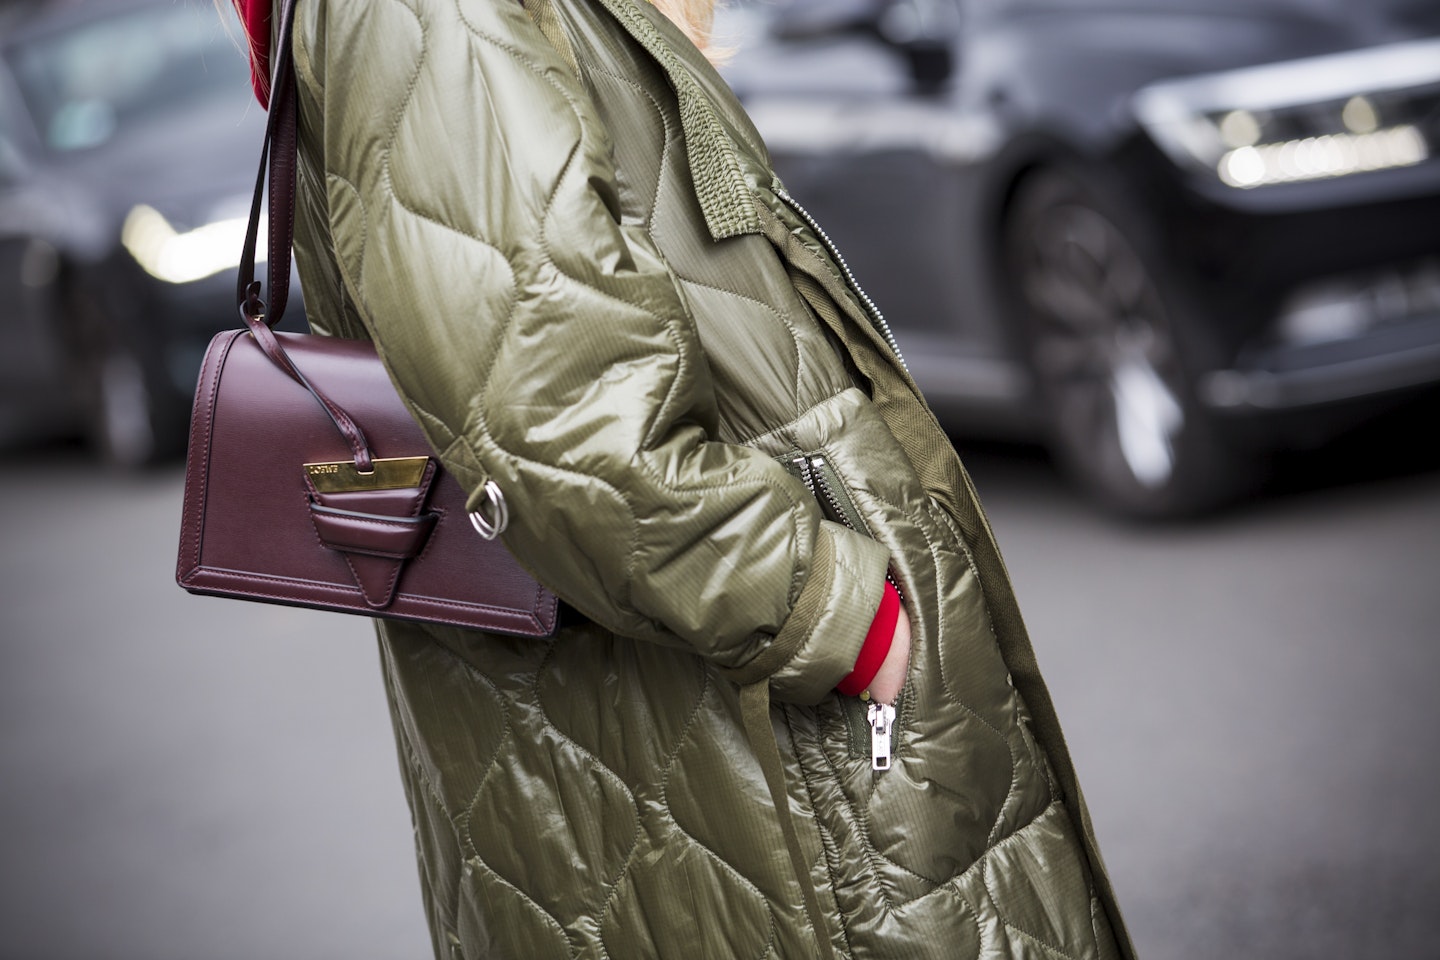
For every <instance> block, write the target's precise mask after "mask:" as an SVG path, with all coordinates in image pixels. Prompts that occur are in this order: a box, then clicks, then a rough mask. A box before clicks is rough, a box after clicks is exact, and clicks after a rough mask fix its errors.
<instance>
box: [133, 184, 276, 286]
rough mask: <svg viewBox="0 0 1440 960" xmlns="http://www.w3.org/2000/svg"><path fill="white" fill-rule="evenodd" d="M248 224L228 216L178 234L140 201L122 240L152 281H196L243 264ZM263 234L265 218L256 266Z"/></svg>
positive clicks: (261, 252)
mask: <svg viewBox="0 0 1440 960" xmlns="http://www.w3.org/2000/svg"><path fill="white" fill-rule="evenodd" d="M249 223H250V221H249V218H248V217H225V218H223V219H212V220H210V222H208V223H206V224H203V225H202V226H199V227H195V228H194V229H193V230H177V229H176V228H175V226H174V225H173V224H171V223H170V221H169V220H167V219H165V215H164V214H162V213H161V212H160V211H159V210H156V209H155V208H154V207H151V206H149V205H147V204H143V203H142V204H137V205H136V206H134V207H132V208H131V209H130V212H129V213H128V214H127V215H126V217H125V223H124V224H123V225H122V226H121V228H120V242H121V243H122V244H123V245H124V246H125V249H126V250H128V251H130V255H131V256H132V257H134V258H135V262H136V263H138V264H140V266H141V267H142V268H143V269H144V270H145V272H146V273H148V274H150V275H151V276H152V277H155V278H156V279H159V280H163V281H165V282H166V283H192V282H194V281H196V280H203V279H205V278H206V277H211V276H214V275H215V274H217V273H223V272H225V271H226V270H234V269H235V268H236V267H238V266H239V265H240V252H241V249H242V247H243V246H244V244H245V230H246V228H247V227H248V226H249ZM265 232H266V231H265V220H264V217H263V215H262V218H261V223H260V236H259V240H258V242H257V243H256V250H255V262H256V263H262V262H264V261H265V259H266V244H265Z"/></svg>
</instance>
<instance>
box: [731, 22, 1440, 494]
mask: <svg viewBox="0 0 1440 960" xmlns="http://www.w3.org/2000/svg"><path fill="white" fill-rule="evenodd" d="M721 27H722V31H729V32H730V33H731V36H732V37H733V42H734V43H735V45H736V47H737V51H738V52H737V54H736V56H735V58H734V61H733V62H732V63H731V64H730V65H729V66H728V67H727V68H726V72H727V76H728V79H729V80H730V82H731V84H732V86H733V87H734V88H735V90H736V92H737V93H738V94H739V95H740V96H741V98H742V100H743V101H744V102H745V104H746V106H747V109H748V110H749V111H750V113H751V115H752V117H753V118H754V120H755V122H756V125H757V127H758V128H759V130H760V132H761V134H762V135H763V136H764V137H765V139H766V142H767V144H768V146H769V148H770V150H771V152H772V155H773V158H774V161H775V166H776V169H777V170H778V171H779V174H780V176H781V178H782V179H783V181H784V182H785V184H786V187H787V188H788V189H789V190H790V192H791V193H792V194H794V195H795V196H796V197H797V198H798V199H799V200H800V201H801V202H803V203H804V204H805V205H806V206H807V207H808V208H809V209H810V211H811V213H812V214H813V215H814V216H815V217H816V219H817V220H818V221H819V222H821V223H822V224H824V226H825V228H826V229H827V230H828V231H829V232H830V233H831V234H832V235H833V236H834V238H835V240H836V241H837V243H838V245H839V247H840V248H841V249H843V250H844V251H846V255H847V257H848V258H849V259H850V261H851V266H852V267H853V268H854V271H855V273H856V274H857V275H858V276H859V278H860V280H861V282H862V283H864V284H865V285H866V287H867V288H868V291H869V293H870V294H871V295H872V296H873V298H874V299H875V300H876V301H877V302H878V303H879V305H880V306H881V308H882V309H883V310H884V311H885V313H886V315H887V317H888V319H889V320H890V322H891V323H892V325H893V327H894V330H895V335H896V337H897V338H898V341H899V344H900V347H901V349H902V352H903V353H904V355H905V357H906V359H907V361H908V363H909V365H910V367H911V369H912V371H913V372H914V373H915V375H916V378H917V380H918V381H919V383H920V385H921V386H922V388H923V389H924V390H925V392H926V395H927V397H928V398H929V399H930V400H931V402H932V404H933V405H934V406H935V407H936V408H937V410H938V411H940V412H941V413H942V414H943V415H944V416H945V417H947V418H948V419H949V422H950V423H951V424H953V425H954V426H955V428H956V429H957V430H958V431H960V432H984V433H989V434H997V435H1005V436H1012V437H1013V436H1020V437H1043V438H1045V439H1046V440H1047V441H1048V443H1049V445H1050V447H1051V449H1052V450H1053V451H1054V452H1055V453H1056V455H1057V457H1058V459H1059V460H1060V461H1061V462H1062V463H1063V464H1064V465H1065V466H1066V467H1068V468H1069V470H1070V471H1071V472H1072V474H1073V475H1074V476H1075V477H1076V478H1077V479H1078V480H1079V481H1080V482H1081V483H1082V484H1083V485H1084V486H1085V487H1086V488H1087V489H1088V490H1089V491H1090V492H1091V493H1093V494H1094V495H1095V496H1096V497H1097V498H1098V499H1099V500H1100V501H1101V502H1103V503H1105V504H1107V505H1108V506H1110V507H1112V508H1114V509H1116V510H1119V511H1121V512H1124V513H1129V514H1136V515H1152V516H1154V515H1173V514H1183V513H1188V512H1194V511H1197V510H1200V509H1203V508H1206V507H1209V506H1213V505H1215V504H1217V503H1220V502H1223V501H1225V500H1226V499H1229V498H1232V497H1234V496H1236V495H1237V494H1238V493H1239V492H1240V491H1242V490H1245V489H1247V488H1248V487H1249V486H1250V485H1251V484H1252V483H1253V482H1254V480H1255V479H1256V478H1257V477H1258V476H1259V475H1260V474H1261V472H1262V470H1263V466H1264V462H1265V460H1266V458H1267V455H1268V454H1269V453H1271V452H1273V451H1276V450H1280V449H1284V448H1287V447H1298V446H1307V445H1314V444H1317V443H1319V442H1323V441H1324V440H1326V439H1327V438H1330V437H1332V436H1334V435H1335V434H1336V433H1338V432H1340V431H1342V430H1345V429H1347V428H1349V427H1351V426H1353V425H1355V424H1357V423H1361V422H1363V421H1365V420H1366V419H1367V418H1370V417H1373V416H1375V415H1376V414H1377V413H1378V412H1380V411H1383V410H1386V409H1389V408H1392V407H1394V406H1395V405H1397V404H1401V403H1404V402H1405V401H1406V400H1407V399H1410V398H1413V397H1414V396H1416V395H1417V394H1418V393H1421V392H1429V391H1433V390H1434V388H1435V386H1436V385H1437V384H1440V159H1437V157H1436V154H1437V153H1440V4H1435V3H1429V2H1425V0H1373V2H1361V0H1349V2H1347V0H1141V2H1122V0H778V2H765V3H760V2H756V3H743V2H742V3H739V4H738V5H737V6H736V7H735V8H734V10H733V11H732V12H731V14H730V15H729V17H728V19H727V20H725V21H724V22H722V25H721Z"/></svg>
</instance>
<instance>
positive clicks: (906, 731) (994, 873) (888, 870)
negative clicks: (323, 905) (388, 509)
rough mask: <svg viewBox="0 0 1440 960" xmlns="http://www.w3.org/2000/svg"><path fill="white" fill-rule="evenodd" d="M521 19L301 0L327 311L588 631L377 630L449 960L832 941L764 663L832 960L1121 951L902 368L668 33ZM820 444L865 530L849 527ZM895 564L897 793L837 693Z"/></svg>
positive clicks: (1021, 671) (489, 4)
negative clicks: (903, 633)
mask: <svg viewBox="0 0 1440 960" xmlns="http://www.w3.org/2000/svg"><path fill="white" fill-rule="evenodd" d="M528 7H529V14H528V15H527V12H526V10H524V9H522V8H521V7H520V6H519V5H518V4H514V3H510V2H506V0H460V2H458V3H457V2H455V0H371V2H366V3H360V2H355V0H351V2H347V3H338V2H327V0H301V3H300V4H299V8H298V11H299V12H298V19H297V25H296V44H295V49H296V63H297V71H298V74H299V79H300V90H301V108H302V121H301V127H302V130H301V147H302V156H301V204H300V208H299V211H298V219H297V257H298V259H299V266H300V270H301V276H302V280H303V281H304V284H305V291H306V298H307V308H308V309H309V311H310V317H311V322H312V325H314V326H315V327H316V328H317V329H318V330H321V331H324V332H329V333H335V334H341V335H347V336H365V337H371V338H373V339H375V341H376V343H377V347H378V349H379V351H380V354H381V356H382V358H383V359H384V360H385V362H386V364H387V367H388V369H389V370H390V372H391V375H392V377H393V379H394V380H395V382H396V385H397V387H398V389H399V390H400V392H401V394H402V396H403V397H404V398H405V399H406V401H407V403H408V404H409V405H410V407H411V410H412V412H413V413H414V414H415V415H416V417H417V419H418V420H419V422H420V423H421V425H422V426H423V427H424V428H425V430H426V432H427V435H428V436H429V437H430V440H431V442H432V444H433V445H434V446H435V448H436V450H438V451H439V452H440V454H441V456H442V459H444V460H445V463H446V465H447V467H449V468H450V469H451V470H453V471H454V472H455V474H456V476H457V477H458V478H459V479H460V480H461V482H462V484H464V485H465V486H466V487H467V489H469V490H471V491H475V490H478V489H479V488H480V486H481V485H482V484H483V483H484V481H485V480H487V479H494V480H495V481H496V482H497V483H499V484H500V486H501V487H502V489H504V491H505V494H506V497H507V499H508V500H509V503H510V507H511V514H512V526H511V529H510V531H509V532H507V534H506V542H507V544H508V545H509V546H510V548H511V549H512V551H513V552H514V553H515V554H516V556H517V557H518V558H519V559H520V560H521V562H522V563H524V564H526V565H527V566H528V567H530V568H531V569H532V571H534V572H535V573H536V575H537V576H539V577H540V578H541V579H542V580H544V581H545V582H546V584H547V585H549V586H551V587H552V588H553V589H555V590H556V592H557V593H559V594H560V595H561V596H562V597H564V598H565V599H566V600H567V601H568V602H569V603H571V604H572V605H573V606H574V607H575V608H576V609H578V610H579V611H581V612H582V613H583V614H584V618H585V620H586V622H584V623H581V624H579V625H575V626H571V627H568V628H566V629H564V630H562V631H561V633H560V635H559V636H557V637H556V638H554V639H553V640H551V641H543V642H537V641H533V640H519V639H514V638H503V637H495V636H487V635H483V634H477V633H472V632H464V631H459V630H449V629H442V628H434V627H421V626H416V625H401V624H384V625H383V626H382V629H381V636H382V643H381V650H382V662H383V665H384V669H385V676H386V683H387V690H388V692H389V695H390V700H391V709H392V713H393V715H394V719H395V729H396V736H397V741H398V744H399V749H400V756H401V765H402V770H403V772H404V777H405V784H406V790H407V796H408V798H409V802H410V805H411V809H412V812H413V815H414V819H415V824H416V834H417V846H418V851H419V856H420V863H421V876H422V888H423V890H424V894H425V899H426V908H427V912H428V915H429V920H430V924H431V929H432V933H433V935H434V937H435V948H436V952H437V955H439V956H465V957H481V956H525V957H547V956H556V957H569V956H585V957H592V956H593V957H601V956H611V957H651V956H654V957H727V958H728V957H762V956H778V957H787V958H790V957H806V956H811V955H813V954H814V952H815V943H814V941H815V936H816V933H815V931H813V930H812V929H811V924H810V922H809V921H808V919H807V916H806V912H805V910H804V907H803V901H802V885H801V884H800V883H799V882H797V878H796V876H795V870H794V867H793V866H792V862H791V858H790V856H788V855H787V853H786V845H785V839H784V837H783V835H782V832H781V829H780V825H779V820H778V819H777V816H776V810H775V808H774V804H773V803H772V800H771V795H770V793H769V791H768V790H767V788H766V785H765V779H764V776H763V775H762V772H761V769H760V765H759V763H758V762H757V761H756V759H755V755H754V753H753V751H752V748H751V743H750V741H749V740H748V739H747V737H746V735H745V732H744V729H743V725H742V723H741V705H740V696H739V691H738V687H737V685H738V684H744V683H768V684H769V687H770V694H771V697H772V699H773V702H774V705H773V707H772V710H771V721H772V724H773V728H774V732H775V734H776V737H777V742H778V745H779V748H780V755H781V760H782V763H783V765H784V771H783V772H784V789H785V790H786V792H787V793H788V799H789V806H790V808H791V811H792V813H793V814H794V822H795V823H796V825H797V826H798V828H799V842H800V846H801V852H802V855H803V859H804V860H805V861H806V862H807V863H808V864H810V867H811V869H810V877H811V880H812V882H813V885H814V887H815V889H816V890H817V892H818V895H819V900H820V904H821V907H822V910H823V912H824V914H825V917H824V925H825V927H826V929H825V930H824V931H823V936H824V937H825V938H827V939H828V941H829V942H830V945H831V947H832V948H833V951H834V953H835V954H836V955H838V956H846V957H852V956H853V957H917V958H918V957H980V956H1065V957H1072V958H1080V957H1097V958H1098V957H1112V956H1117V955H1118V951H1117V947H1116V945H1115V942H1114V940H1113V939H1112V936H1111V933H1110V923H1111V921H1114V920H1116V919H1117V918H1115V917H1114V916H1113V911H1109V912H1110V913H1111V914H1112V915H1111V916H1109V917H1107V911H1106V910H1105V909H1104V908H1102V907H1101V905H1100V904H1101V901H1102V900H1106V899H1108V897H1107V896H1106V889H1107V888H1106V886H1105V883H1104V877H1103V872H1099V873H1097V872H1095V871H1094V870H1093V869H1092V866H1091V864H1096V865H1097V866H1098V861H1096V860H1095V859H1094V857H1093V856H1087V854H1086V849H1087V848H1090V849H1093V842H1092V841H1091V838H1090V837H1089V836H1088V830H1087V829H1086V827H1085V822H1084V820H1083V818H1079V817H1075V816H1072V815H1071V814H1072V812H1073V811H1072V810H1068V809H1067V806H1066V803H1065V802H1064V799H1065V798H1068V797H1070V796H1071V795H1072V794H1073V795H1074V802H1073V803H1071V806H1072V807H1074V806H1077V805H1078V804H1079V797H1078V791H1076V790H1075V789H1074V788H1073V787H1067V786H1065V784H1067V783H1069V784H1073V773H1071V772H1070V771H1069V764H1068V759H1066V758H1065V757H1064V753H1063V740H1060V739H1059V738H1058V727H1055V728H1054V736H1046V737H1045V738H1044V739H1045V744H1044V747H1042V746H1041V744H1040V743H1039V742H1037V739H1036V736H1035V735H1034V734H1032V732H1031V726H1032V718H1031V716H1030V714H1029V713H1028V712H1027V709H1026V703H1027V702H1029V703H1030V704H1031V705H1032V706H1034V705H1035V704H1036V702H1037V697H1038V698H1039V699H1040V700H1041V701H1043V705H1044V707H1045V711H1044V712H1042V713H1040V714H1037V715H1036V718H1037V719H1036V721H1035V722H1034V723H1033V725H1034V726H1036V727H1037V728H1041V729H1043V730H1047V731H1048V730H1049V729H1050V728H1051V727H1052V724H1051V723H1050V720H1049V716H1050V714H1049V712H1048V707H1049V704H1048V698H1046V697H1044V696H1043V687H1039V686H1036V685H1035V684H1036V683H1038V675H1036V676H1035V679H1034V681H1033V682H1032V681H1031V680H1030V676H1031V674H1032V673H1033V669H1032V668H1031V665H1030V662H1029V661H1028V660H1026V658H1027V657H1028V644H1025V643H1023V626H1020V624H1019V621H1018V615H1015V614H1014V613H1013V612H1012V608H1013V600H1012V598H1010V595H1009V588H1008V585H1007V584H1006V583H1005V581H1004V577H1003V568H1001V567H999V564H998V555H993V557H992V554H993V545H991V544H990V543H989V538H988V530H987V528H986V527H985V525H984V523H983V517H982V516H981V515H980V513H979V512H978V508H977V507H976V506H975V504H974V501H973V498H972V494H971V492H970V490H969V485H968V481H967V480H966V479H965V477H964V474H963V470H962V469H961V468H960V467H959V463H958V461H956V460H954V457H953V452H951V451H949V447H948V444H947V443H945V441H944V437H943V434H941V433H939V431H938V427H936V426H935V425H934V421H933V418H932V417H930V416H929V413H928V410H925V408H924V407H923V404H922V403H920V402H919V401H918V400H917V399H916V397H915V394H914V392H913V384H911V383H910V382H909V380H908V376H906V375H905V374H904V373H903V370H901V369H900V368H899V367H898V366H897V365H896V364H895V363H894V361H893V358H892V357H890V356H889V355H888V353H887V352H886V351H885V350H884V348H883V343H879V342H877V341H876V339H875V338H876V336H877V335H876V334H875V332H874V330H873V328H871V327H869V324H868V321H867V320H866V318H865V317H864V315H863V313H862V312H860V311H859V308H858V306H857V304H856V303H855V301H854V298H853V296H851V295H850V294H849V292H848V291H846V290H845V289H844V285H843V282H841V281H840V280H839V279H838V277H837V276H836V274H835V273H834V270H833V265H831V264H829V262H828V260H827V258H826V257H825V256H824V254H823V251H822V250H821V249H820V248H819V245H818V242H817V241H816V240H815V238H814V237H812V236H810V235H809V233H808V231H807V230H806V229H805V228H804V227H803V226H802V225H801V224H800V223H799V222H798V219H797V218H796V217H795V216H794V214H793V213H792V212H791V211H789V209H788V208H787V207H786V206H785V205H784V204H783V203H782V202H781V200H780V199H779V198H778V197H777V196H776V191H775V188H776V184H775V183H774V181H773V175H772V174H771V173H770V171H769V168H768V162H767V160H766V157H765V153H764V150H763V146H762V145H761V144H760V142H759V137H758V135H756V133H755V132H754V130H753V128H751V127H750V125H749V123H748V121H747V120H746V119H745V118H744V116H743V113H742V112H741V111H740V109H739V107H738V105H737V104H735V103H734V101H733V98H731V97H730V95H729V93H728V91H727V90H726V89H725V87H724V84H723V82H721V81H720V80H719V78H718V77H716V76H715V74H714V73H713V71H712V70H711V69H710V68H709V66H708V65H707V64H706V63H705V62H704V60H703V58H702V57H700V56H699V54H698V53H697V52H696V51H694V49H693V48H692V47H690V46H689V44H688V43H687V42H686V41H684V40H683V38H681V36H680V34H679V33H678V31H676V30H675V29H674V28H673V27H671V26H670V25H669V24H668V23H667V22H665V21H664V20H663V18H661V17H660V16H659V15H658V14H656V13H655V12H654V11H653V10H651V9H649V8H648V7H644V6H642V5H637V4H635V3H633V2H632V0H604V2H596V0H590V2H586V0H547V2H544V3H536V2H531V3H530V4H528ZM532 17H533V20H532V19H531V18H532ZM537 24H539V26H537ZM541 28H543V30H542V29H541ZM847 363H848V364H853V365H854V367H855V368H857V369H858V370H859V371H860V372H861V373H862V374H863V376H861V377H860V379H859V382H858V383H857V381H856V379H855V378H854V377H853V375H852V373H851V372H850V370H849V369H848V368H847ZM796 451H805V452H818V453H823V455H824V456H825V457H826V458H827V459H828V461H829V462H830V463H831V464H832V465H833V466H834V468H835V470H836V472H837V474H838V475H839V476H840V477H841V478H842V481H843V484H844V487H845V491H844V492H845V493H846V494H847V495H848V497H849V498H850V499H851V500H852V501H853V502H854V504H855V506H856V508H857V509H858V510H859V512H860V515H861V516H862V517H863V519H864V526H865V527H866V529H865V530H863V531H852V530H849V529H846V528H844V527H841V526H839V525H837V524H835V523H831V522H829V521H827V520H824V519H823V517H822V515H821V513H820V511H819V509H818V507H817V505H816V503H815V501H814V499H813V498H812V497H811V496H810V494H809V492H808V491H807V490H806V489H805V487H804V486H803V485H802V484H801V483H800V482H799V481H798V480H796V479H795V478H793V477H792V476H790V474H789V473H788V472H786V471H785V469H784V468H783V467H781V466H780V465H779V464H778V463H777V462H776V458H780V457H784V456H786V455H789V454H792V453H794V452H796ZM887 565H888V566H890V567H891V568H892V569H893V571H894V573H895V574H896V576H897V578H898V579H899V581H900V583H901V585H902V587H903V588H904V589H905V592H906V598H907V609H908V610H909V613H910V616H911V618H912V621H913V625H914V631H915V653H914V657H913V661H912V665H911V671H910V676H909V679H908V680H907V685H906V689H905V692H904V694H903V695H902V700H901V704H900V719H899V724H898V733H897V738H896V742H897V756H896V761H895V767H894V769H892V770H891V771H889V772H888V773H884V774H875V773H873V772H872V771H871V770H870V766H869V762H868V757H866V756H864V755H860V754H857V751H855V750H854V749H853V744H852V739H853V738H852V733H853V724H852V723H851V721H850V720H849V719H848V718H847V711H848V709H849V708H848V707H847V705H846V704H845V703H843V702H842V701H841V698H839V697H838V696H837V695H835V694H834V693H833V692H831V691H832V688H833V686H834V684H835V683H836V682H837V681H838V680H839V679H840V678H841V677H843V676H844V675H845V674H846V673H847V672H848V670H849V668H850V665H851V664H852V663H853V661H854V657H855V654H856V652H857V651H858V648H859V644H860V642H861V641H862V640H863V637H864V634H865V628H866V626H867V625H868V623H869V619H870V616H871V614H872V613H873V611H874V609H875V607H876V606H877V604H878V601H879V595H880V588H881V582H882V578H883V575H884V573H885V571H886V568H887ZM982 571H984V572H983V573H982ZM982 577H983V583H982ZM997 626H998V628H999V634H998V635H997ZM1017 629H1018V630H1019V631H1020V633H1019V634H1016V633H1015V631H1016V630H1017ZM1017 636H1018V637H1019V640H1016V639H1015V638H1016V637H1017ZM1017 643H1018V644H1020V645H1019V646H1017ZM1016 650H1018V651H1020V654H1019V655H1017V654H1014V653H1013V651H1016ZM1007 651H1008V652H1011V653H1010V655H1009V659H1008V660H1007ZM1018 661H1026V662H1025V663H1019V662H1018ZM1012 679H1014V680H1015V682H1019V683H1021V684H1022V689H1023V690H1024V696H1023V697H1022V696H1021V694H1020V693H1017V690H1016V688H1015V686H1012ZM1032 690H1033V691H1034V692H1033V693H1032ZM1047 751H1048V754H1049V759H1050V761H1053V762H1047ZM1082 809H1083V807H1082ZM1077 820H1078V821H1079V826H1078V827H1077V823H1076V821H1077ZM1097 878H1098V880H1099V883H1098V885H1097V884H1095V883H1094V882H1092V881H1093V880H1094V879H1097ZM1121 942H1122V943H1123V936H1122V938H1121Z"/></svg>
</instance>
